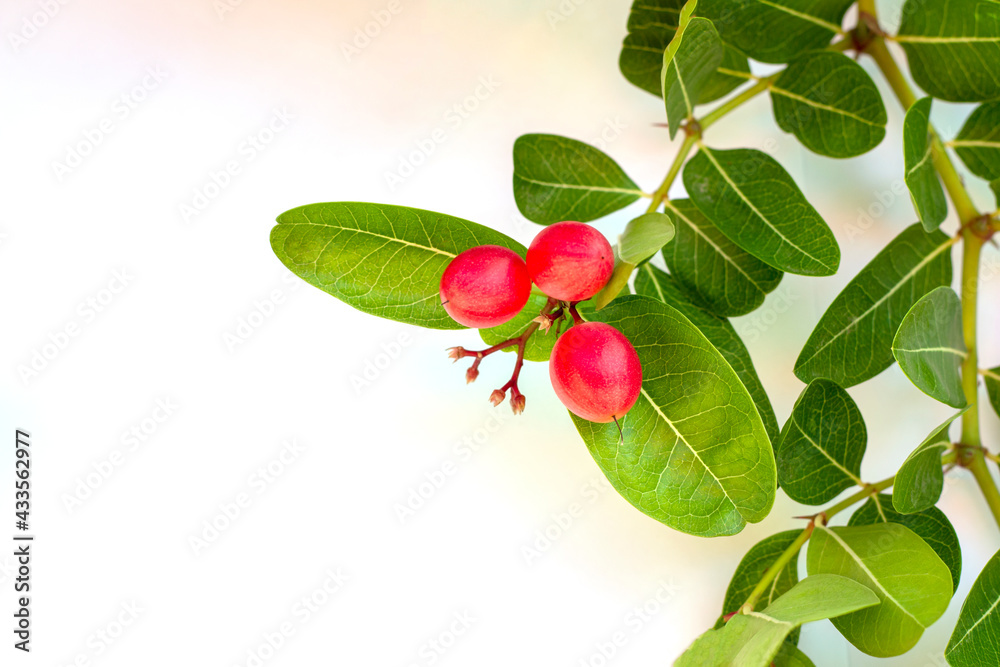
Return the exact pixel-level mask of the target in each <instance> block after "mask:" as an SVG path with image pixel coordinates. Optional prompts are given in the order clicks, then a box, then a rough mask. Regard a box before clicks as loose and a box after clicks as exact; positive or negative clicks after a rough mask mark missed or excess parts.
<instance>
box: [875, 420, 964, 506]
mask: <svg viewBox="0 0 1000 667" xmlns="http://www.w3.org/2000/svg"><path fill="white" fill-rule="evenodd" d="M964 413H965V411H962V412H960V413H958V414H957V415H955V416H954V417H952V418H950V419H949V420H948V421H946V422H945V423H944V424H942V425H941V426H939V427H937V428H936V429H934V432H933V433H931V434H930V435H929V436H927V439H926V440H924V441H923V442H922V443H920V446H919V447H917V448H916V449H914V450H913V453H912V454H910V455H909V456H908V457H906V461H904V462H903V465H902V467H900V469H899V472H898V473H896V480H895V482H894V483H893V486H892V506H893V508H894V509H895V510H896V511H897V512H899V513H901V514H913V513H915V512H922V511H923V510H926V509H929V508H931V507H933V506H934V505H935V504H936V503H937V501H938V499H939V498H940V497H941V491H942V489H944V470H943V469H942V468H941V457H942V456H943V455H944V454H945V452H947V451H948V447H949V446H950V445H951V439H950V438H949V437H948V428H949V427H950V426H951V424H952V422H954V421H955V420H956V419H958V418H959V417H960V416H962V415H963V414H964Z"/></svg>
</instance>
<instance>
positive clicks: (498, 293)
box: [441, 245, 531, 329]
mask: <svg viewBox="0 0 1000 667" xmlns="http://www.w3.org/2000/svg"><path fill="white" fill-rule="evenodd" d="M529 296H531V278H529V277H528V267H527V266H525V264H524V260H523V259H521V257H520V256H519V255H518V254H517V253H516V252H514V251H513V250H510V249H509V248H503V247H501V246H496V245H482V246H476V247H475V248H469V249H468V250H466V251H465V252H463V253H461V254H459V255H458V256H457V257H455V259H453V260H451V263H450V264H448V268H446V269H445V271H444V275H443V276H441V303H442V304H444V309H445V311H447V313H448V314H449V315H451V317H452V319H454V320H455V321H456V322H458V323H459V324H462V325H465V326H467V327H471V328H473V329H488V328H490V327H496V326H500V325H501V324H503V323H504V322H507V321H508V320H510V319H511V318H513V317H514V316H515V315H517V314H518V313H519V312H521V309H522V308H524V305H525V304H526V303H528V297H529Z"/></svg>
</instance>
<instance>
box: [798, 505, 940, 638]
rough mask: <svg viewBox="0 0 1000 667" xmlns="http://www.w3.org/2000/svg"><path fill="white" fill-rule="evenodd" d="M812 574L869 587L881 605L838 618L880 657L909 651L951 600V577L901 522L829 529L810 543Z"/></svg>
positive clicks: (837, 622) (816, 533) (818, 531)
mask: <svg viewBox="0 0 1000 667" xmlns="http://www.w3.org/2000/svg"><path fill="white" fill-rule="evenodd" d="M806 566H807V569H808V571H809V574H810V575H817V574H837V575H841V576H844V577H848V578H850V579H853V580H854V581H857V582H858V583H860V584H862V585H864V586H866V587H867V588H869V589H870V590H871V591H872V592H874V593H875V595H877V596H878V598H879V600H880V601H881V604H879V605H877V606H875V607H869V608H867V609H863V610H861V611H857V612H854V613H852V614H848V615H846V616H840V617H838V618H835V619H833V624H834V626H836V628H837V629H838V630H840V633H841V634H842V635H844V637H846V638H847V640H848V641H849V642H851V643H852V644H854V646H856V647H857V648H858V650H860V651H863V652H865V653H867V654H868V655H873V656H876V657H879V658H887V657H890V656H894V655H900V654H902V653H905V652H907V651H909V650H910V649H911V648H913V646H914V645H915V644H916V643H917V641H918V640H919V639H920V636H921V635H923V633H924V630H925V629H926V628H928V627H930V625H931V623H933V622H934V621H936V620H937V619H939V618H940V617H941V615H942V614H943V613H944V612H945V610H946V609H947V608H948V602H949V601H950V600H951V594H952V590H953V587H952V583H951V573H950V572H949V571H948V567H947V566H946V565H945V564H944V562H942V560H941V559H940V558H939V557H938V555H937V554H936V553H934V550H933V549H931V548H930V546H928V544H927V543H926V542H924V541H923V540H922V539H920V537H919V536H918V535H917V534H916V533H914V532H913V531H912V530H910V529H909V528H907V527H905V526H901V525H899V524H896V523H883V524H877V525H874V526H850V527H846V528H827V527H825V526H817V527H816V530H815V531H814V532H813V535H812V538H811V539H810V540H809V552H808V554H807V558H806Z"/></svg>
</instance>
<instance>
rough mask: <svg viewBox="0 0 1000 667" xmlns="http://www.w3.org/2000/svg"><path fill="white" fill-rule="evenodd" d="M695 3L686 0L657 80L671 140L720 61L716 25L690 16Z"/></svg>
mask: <svg viewBox="0 0 1000 667" xmlns="http://www.w3.org/2000/svg"><path fill="white" fill-rule="evenodd" d="M697 4H698V2H697V0H689V2H688V3H687V4H686V5H685V10H684V12H683V13H682V14H681V25H680V28H678V29H677V32H676V33H675V34H674V38H673V40H671V42H670V44H669V45H668V46H667V50H666V51H664V52H663V72H662V74H661V75H660V79H661V83H662V87H663V100H664V102H665V104H666V108H667V123H668V125H669V127H670V138H671V139H673V138H674V135H676V134H677V130H678V128H679V127H680V126H681V121H683V120H684V119H686V118H693V117H694V108H695V106H697V104H698V100H699V99H700V98H701V91H702V90H704V88H705V86H706V85H707V84H708V82H709V81H710V80H711V78H712V76H714V75H715V72H716V70H717V69H718V68H719V65H721V64H722V55H723V49H722V40H721V39H719V33H718V32H716V30H715V26H713V25H712V22H711V21H709V20H708V19H700V18H699V19H691V18H690V12H691V11H693V10H694V7H695V6H696V5H697Z"/></svg>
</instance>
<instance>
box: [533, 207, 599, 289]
mask: <svg viewBox="0 0 1000 667" xmlns="http://www.w3.org/2000/svg"><path fill="white" fill-rule="evenodd" d="M614 268H615V256H614V251H613V250H612V249H611V244H610V243H608V240H607V239H606V238H604V235H603V234H601V233H600V232H599V231H597V230H596V229H594V228H593V227H591V226H590V225H585V224H583V223H581V222H570V221H567V222H557V223H556V224H554V225H551V226H549V227H546V228H545V229H543V230H542V231H540V232H539V233H538V235H537V236H536V237H535V239H534V240H533V241H532V242H531V247H529V248H528V273H529V274H530V275H531V280H532V281H533V282H534V283H535V284H536V285H538V289H540V290H542V292H544V293H545V294H547V295H548V296H550V297H552V298H553V299H559V300H560V301H570V302H572V301H586V300H587V299H589V298H590V297H592V296H594V295H595V294H597V293H598V292H600V291H601V289H602V288H603V287H604V286H605V285H606V284H607V283H608V280H610V279H611V273H612V272H613V271H614Z"/></svg>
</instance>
